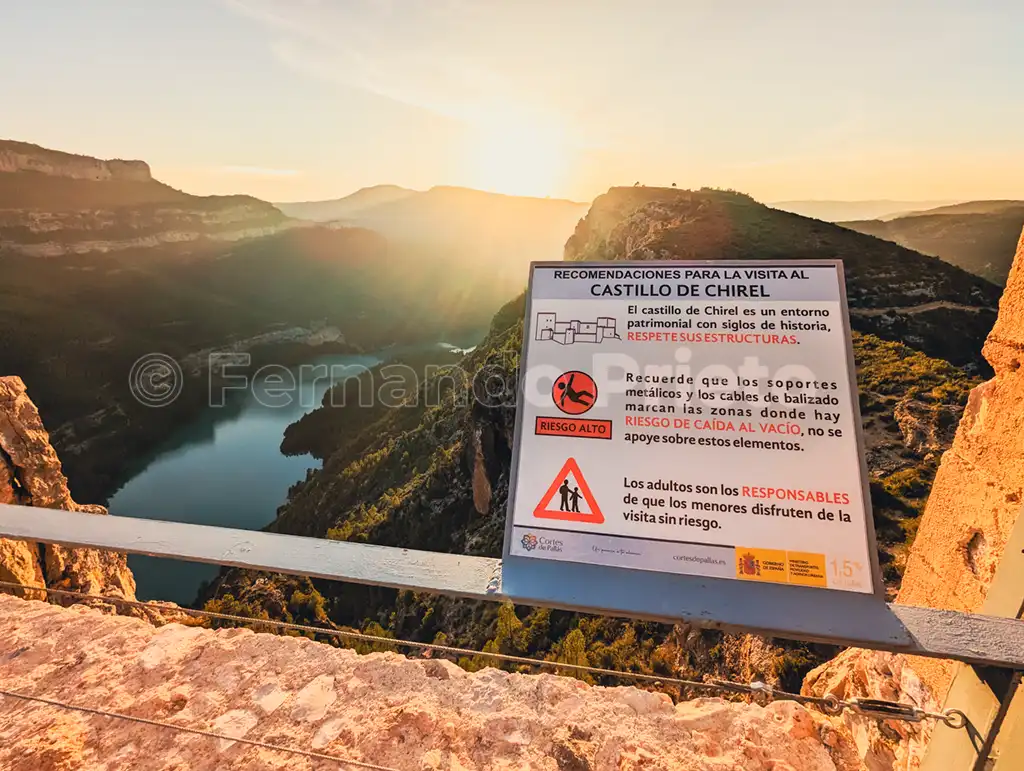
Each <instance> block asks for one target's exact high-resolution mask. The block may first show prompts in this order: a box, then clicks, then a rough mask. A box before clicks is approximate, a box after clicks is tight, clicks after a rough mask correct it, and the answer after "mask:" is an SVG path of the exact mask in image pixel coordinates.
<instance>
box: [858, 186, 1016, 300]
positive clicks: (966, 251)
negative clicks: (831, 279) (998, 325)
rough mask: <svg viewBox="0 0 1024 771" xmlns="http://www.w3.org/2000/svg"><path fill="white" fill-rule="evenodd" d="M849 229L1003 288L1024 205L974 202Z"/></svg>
mask: <svg viewBox="0 0 1024 771" xmlns="http://www.w3.org/2000/svg"><path fill="white" fill-rule="evenodd" d="M839 224H840V225H842V226H843V227H847V228H850V229H851V230H856V231H857V232H859V233H867V234H870V235H873V236H877V237H879V238H884V239H886V240H889V241H893V242H894V243H897V244H900V245H902V246H906V247H908V248H910V249H915V250H917V251H919V252H922V253H924V254H930V255H934V256H936V257H939V258H941V259H943V260H945V261H946V262H948V263H950V264H952V265H957V266H959V267H961V268H963V269H964V270H967V271H970V272H971V273H974V274H975V275H978V276H981V277H982V278H985V279H988V280H989V281H992V282H993V283H995V284H998V285H1000V286H1002V285H1003V284H1005V283H1006V277H1007V274H1008V273H1009V272H1010V263H1011V261H1012V255H1013V250H1014V246H1015V245H1016V243H1017V237H1018V236H1019V235H1020V231H1021V228H1022V227H1024V201H968V202H967V203H961V204H956V205H954V206H941V207H938V208H935V209H929V210H927V211H920V212H914V213H913V214H909V215H906V216H901V217H896V218H894V219H889V220H884V221H883V220H879V219H872V220H856V221H850V222H840V223H839Z"/></svg>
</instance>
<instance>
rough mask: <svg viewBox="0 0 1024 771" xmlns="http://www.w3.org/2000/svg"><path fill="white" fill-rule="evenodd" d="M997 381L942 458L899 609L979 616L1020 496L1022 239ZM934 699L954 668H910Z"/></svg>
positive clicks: (996, 339)
mask: <svg viewBox="0 0 1024 771" xmlns="http://www.w3.org/2000/svg"><path fill="white" fill-rule="evenodd" d="M984 353H985V358H986V359H987V360H988V361H989V363H990V364H991V365H992V367H993V369H994V370H995V373H996V374H995V377H994V378H992V379H991V380H989V381H988V382H986V383H984V384H982V385H980V386H978V387H977V388H975V389H974V391H972V392H971V396H970V400H969V402H968V404H967V409H966V410H965V412H964V416H963V419H962V420H961V421H960V427H959V429H958V430H957V434H956V439H955V440H954V441H953V446H952V447H951V448H950V449H949V451H948V452H946V454H945V455H944V456H943V458H942V465H941V466H940V468H939V471H938V474H937V475H936V477H935V483H934V485H933V486H932V492H931V496H930V497H929V499H928V506H927V509H926V510H925V514H924V517H923V518H922V520H921V527H920V530H919V531H918V535H917V539H916V540H915V541H914V546H913V549H912V550H911V553H910V558H909V560H908V563H907V570H906V573H905V575H904V577H903V585H902V588H901V590H900V595H899V602H901V603H903V604H905V605H927V606H930V607H934V608H949V609H952V610H960V611H965V612H977V611H979V610H980V609H981V606H982V603H983V602H984V601H985V596H986V593H987V591H988V587H989V585H990V584H991V582H992V578H993V576H994V575H995V570H996V567H997V566H998V564H999V560H1000V559H1001V558H1002V555H1003V551H1004V549H1005V548H1006V541H1007V538H1008V537H1009V535H1010V531H1011V530H1012V528H1013V526H1014V524H1015V523H1016V521H1017V517H1018V515H1019V514H1020V511H1021V504H1022V493H1024V369H1022V368H1021V364H1022V363H1024V235H1022V237H1021V242H1020V245H1019V246H1018V248H1017V255H1016V258H1015V259H1014V264H1013V268H1012V270H1011V271H1010V277H1009V280H1008V281H1007V284H1006V290H1005V292H1004V294H1003V298H1002V300H1001V301H1000V303H999V318H998V320H997V321H996V324H995V327H994V328H993V329H992V332H991V334H989V336H988V340H987V341H986V343H985V349H984ZM913 666H914V668H915V669H916V670H917V671H918V672H919V673H920V675H921V677H922V679H923V680H924V681H925V682H926V684H927V685H928V686H929V687H930V688H931V689H932V691H933V692H934V693H936V694H938V695H941V694H943V693H944V692H945V690H946V688H947V687H948V685H949V679H950V677H951V675H952V670H953V664H952V663H951V662H943V661H932V660H923V659H918V660H915V661H914V663H913Z"/></svg>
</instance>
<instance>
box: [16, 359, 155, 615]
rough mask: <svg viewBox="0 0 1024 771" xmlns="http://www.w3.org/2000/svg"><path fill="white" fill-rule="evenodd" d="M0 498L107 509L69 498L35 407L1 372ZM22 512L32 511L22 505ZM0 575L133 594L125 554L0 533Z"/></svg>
mask: <svg viewBox="0 0 1024 771" xmlns="http://www.w3.org/2000/svg"><path fill="white" fill-rule="evenodd" d="M0 503H9V504H17V505H24V506H40V507H43V508H49V509H66V510H67V511H80V512H82V514H83V515H92V516H102V515H105V514H106V513H107V510H106V509H105V508H103V507H102V506H89V505H82V504H79V503H76V502H75V501H74V499H72V497H71V492H70V490H68V485H67V479H66V478H65V477H64V474H63V473H61V465H60V460H59V459H58V458H57V453H56V452H54V450H53V447H51V446H50V439H49V436H48V435H47V433H46V429H45V428H44V427H43V423H42V421H41V420H40V418H39V411H38V410H37V409H36V407H35V405H34V404H33V403H32V401H31V400H30V399H29V397H28V394H27V393H26V391H25V384H24V383H23V382H22V381H21V379H20V378H17V377H0ZM25 516H31V511H30V510H28V509H26V510H25ZM0 580H3V581H8V582H14V583H18V584H22V585H24V586H40V585H44V584H45V585H46V586H49V587H53V588H56V589H67V590H71V591H75V592H84V593H86V594H104V595H111V596H114V597H121V598H123V599H127V600H134V599H135V577H134V576H133V575H132V572H131V570H129V569H128V564H127V562H126V560H125V556H124V555H123V554H116V553H113V552H103V551H96V550H94V549H69V548H66V547H64V546H57V545H51V544H36V543H26V542H24V541H11V540H7V539H2V538H0ZM29 594H30V596H31V595H35V594H38V593H29Z"/></svg>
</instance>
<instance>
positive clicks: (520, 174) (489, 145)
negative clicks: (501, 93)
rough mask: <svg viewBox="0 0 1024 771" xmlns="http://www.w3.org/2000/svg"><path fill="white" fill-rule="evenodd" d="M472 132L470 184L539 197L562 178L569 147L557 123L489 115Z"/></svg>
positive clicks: (552, 193) (549, 191)
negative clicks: (490, 116)
mask: <svg viewBox="0 0 1024 771" xmlns="http://www.w3.org/2000/svg"><path fill="white" fill-rule="evenodd" d="M473 133H474V139H473V141H471V143H470V145H469V153H468V156H469V157H468V158H467V166H468V169H467V170H468V172H469V175H470V178H471V179H472V180H473V181H472V182H471V186H472V187H476V188H479V189H481V190H490V191H493V192H496V193H506V194H508V195H527V196H537V197H541V198H543V197H545V196H549V195H554V194H555V191H556V190H557V189H558V187H559V186H560V185H561V184H562V183H563V182H564V178H565V171H566V167H567V165H568V152H569V150H568V147H567V144H566V142H565V137H564V135H563V132H562V131H561V130H560V129H559V128H558V127H557V126H552V125H545V124H544V123H542V122H541V121H538V120H524V119H522V118H518V119H517V118H503V119H497V118H489V119H488V120H487V121H486V122H485V123H483V124H478V126H477V127H476V128H475V129H474V132H473Z"/></svg>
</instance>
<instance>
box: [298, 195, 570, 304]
mask: <svg viewBox="0 0 1024 771" xmlns="http://www.w3.org/2000/svg"><path fill="white" fill-rule="evenodd" d="M278 206H279V207H281V208H282V210H283V211H284V212H285V213H287V214H289V215H291V216H297V217H298V216H314V217H315V218H320V217H322V216H326V215H327V213H338V212H343V211H344V212H347V213H345V215H344V216H342V217H341V218H340V219H337V220H333V221H332V225H341V226H347V227H361V228H368V229H370V230H374V231H376V232H377V233H380V234H382V235H384V236H386V237H387V239H388V241H389V242H390V244H391V248H392V251H393V253H394V254H395V255H396V256H400V257H401V258H403V259H407V260H410V261H412V262H423V263H431V264H435V265H439V266H443V267H442V270H444V271H446V272H448V273H449V274H450V275H453V276H454V275H457V276H458V277H459V280H460V281H461V282H462V284H463V285H464V286H466V287H472V291H473V292H482V293H486V294H488V295H489V296H490V297H492V298H493V299H494V300H495V301H496V302H499V303H500V301H501V300H502V299H506V298H508V297H510V296H512V295H514V294H516V293H517V292H520V291H522V289H523V286H524V284H525V282H526V276H527V268H528V266H529V263H530V262H531V261H534V260H559V259H561V258H562V245H563V244H564V243H565V238H566V236H567V235H568V234H569V233H571V232H572V229H573V228H574V227H576V223H577V222H578V221H579V219H580V218H581V217H583V216H584V215H585V214H586V213H587V205H586V204H582V203H577V202H575V201H567V200H564V199H558V198H528V197H522V196H512V195H501V194H499V193H488V192H484V191H481V190H473V189H470V188H464V187H445V186H439V187H433V188H431V189H430V190H427V191H424V192H416V191H412V190H406V189H405V188H401V187H396V186H393V185H383V186H380V187H372V188H364V189H363V190H360V191H358V192H356V193H353V194H352V195H350V196H348V197H347V198H342V199H339V200H337V201H324V202H319V203H318V202H313V203H305V204H278Z"/></svg>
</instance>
